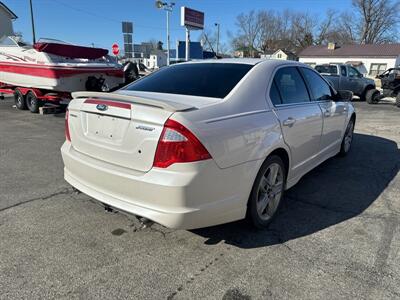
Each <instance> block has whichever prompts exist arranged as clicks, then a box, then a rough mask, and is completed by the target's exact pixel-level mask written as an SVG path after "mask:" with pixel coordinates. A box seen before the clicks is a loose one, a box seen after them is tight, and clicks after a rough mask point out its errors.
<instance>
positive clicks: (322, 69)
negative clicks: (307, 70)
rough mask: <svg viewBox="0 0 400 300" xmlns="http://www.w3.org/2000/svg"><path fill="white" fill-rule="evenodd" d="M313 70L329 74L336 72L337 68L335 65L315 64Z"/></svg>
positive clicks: (335, 73)
mask: <svg viewBox="0 0 400 300" xmlns="http://www.w3.org/2000/svg"><path fill="white" fill-rule="evenodd" d="M315 70H317V71H318V72H319V73H324V74H331V75H337V74H338V69H337V67H336V66H316V67H315Z"/></svg>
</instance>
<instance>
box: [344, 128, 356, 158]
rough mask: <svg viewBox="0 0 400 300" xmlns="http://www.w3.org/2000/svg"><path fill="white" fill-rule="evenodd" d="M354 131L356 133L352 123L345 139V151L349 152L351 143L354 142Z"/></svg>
mask: <svg viewBox="0 0 400 300" xmlns="http://www.w3.org/2000/svg"><path fill="white" fill-rule="evenodd" d="M353 131H354V123H353V121H350V123H349V125H348V126H347V129H346V134H345V137H344V151H345V152H348V151H349V150H350V147H351V142H352V141H353Z"/></svg>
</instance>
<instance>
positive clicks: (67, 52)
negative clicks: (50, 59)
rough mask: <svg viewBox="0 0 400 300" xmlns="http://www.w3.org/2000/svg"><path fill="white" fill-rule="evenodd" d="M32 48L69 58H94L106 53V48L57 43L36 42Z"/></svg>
mask: <svg viewBox="0 0 400 300" xmlns="http://www.w3.org/2000/svg"><path fill="white" fill-rule="evenodd" d="M33 48H35V49H36V50H37V51H39V52H45V53H49V54H54V55H59V56H64V57H70V58H86V59H96V58H100V57H103V56H105V55H107V54H108V50H106V49H101V48H91V47H83V46H76V45H66V44H58V43H36V44H34V45H33Z"/></svg>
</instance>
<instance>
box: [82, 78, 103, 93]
mask: <svg viewBox="0 0 400 300" xmlns="http://www.w3.org/2000/svg"><path fill="white" fill-rule="evenodd" d="M105 81H106V80H105V79H104V78H103V77H102V76H100V78H97V77H95V76H89V77H88V79H87V80H86V83H85V87H86V90H87V91H90V92H107V91H108V87H107V85H106V84H104V82H105Z"/></svg>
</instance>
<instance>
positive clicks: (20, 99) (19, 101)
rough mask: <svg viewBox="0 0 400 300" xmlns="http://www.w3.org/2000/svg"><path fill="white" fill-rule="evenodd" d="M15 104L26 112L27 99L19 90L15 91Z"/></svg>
mask: <svg viewBox="0 0 400 300" xmlns="http://www.w3.org/2000/svg"><path fill="white" fill-rule="evenodd" d="M14 102H15V106H16V107H17V108H18V109H20V110H26V99H25V96H24V94H22V93H21V91H20V90H18V89H16V90H15V91H14Z"/></svg>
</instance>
